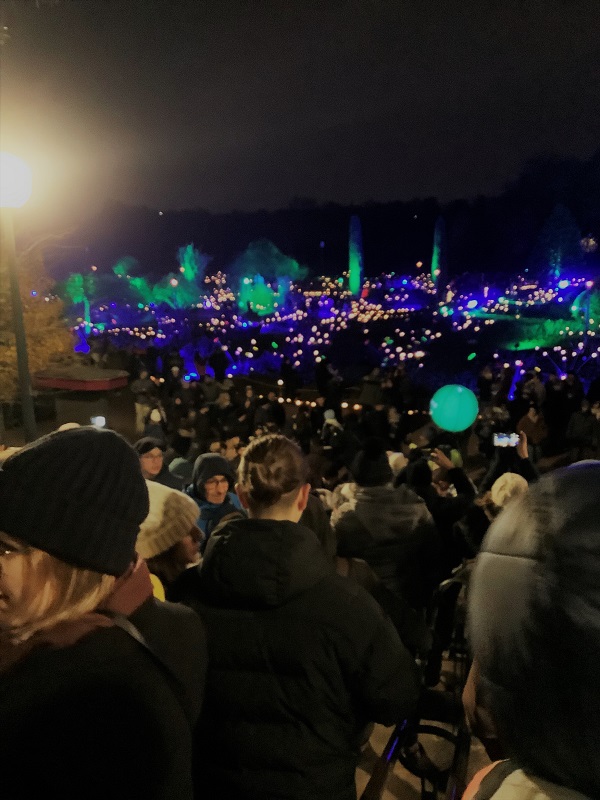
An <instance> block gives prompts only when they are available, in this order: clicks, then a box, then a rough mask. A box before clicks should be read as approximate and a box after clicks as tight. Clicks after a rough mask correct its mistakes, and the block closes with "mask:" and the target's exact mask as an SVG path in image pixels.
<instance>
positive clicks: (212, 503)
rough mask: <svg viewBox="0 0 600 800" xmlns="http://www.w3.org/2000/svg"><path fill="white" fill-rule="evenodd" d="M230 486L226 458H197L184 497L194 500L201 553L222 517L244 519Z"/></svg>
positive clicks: (231, 479) (232, 479) (208, 455)
mask: <svg viewBox="0 0 600 800" xmlns="http://www.w3.org/2000/svg"><path fill="white" fill-rule="evenodd" d="M234 484H235V476H234V473H233V470H232V468H231V465H230V463H229V462H228V461H227V459H225V458H223V456H220V455H218V453H204V454H203V455H201V456H198V458H197V459H196V461H195V463H194V471H193V472H192V482H191V484H190V485H189V486H188V487H187V489H186V494H188V495H189V496H190V497H192V498H193V499H194V500H195V501H196V504H197V506H198V508H199V510H200V518H199V519H198V527H199V528H200V530H201V531H202V534H203V537H204V538H203V541H202V543H201V545H200V550H201V552H204V549H205V547H206V543H207V541H208V540H209V538H210V535H211V534H212V532H213V531H214V529H215V528H216V527H217V525H218V524H219V523H220V522H221V521H222V520H223V518H224V517H225V516H229V515H234V516H245V514H244V511H243V509H242V506H241V504H240V501H239V499H238V497H237V495H236V494H235V493H234V492H233V491H232V490H233V486H234Z"/></svg>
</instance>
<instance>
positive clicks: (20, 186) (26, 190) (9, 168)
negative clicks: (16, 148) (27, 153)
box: [0, 152, 33, 208]
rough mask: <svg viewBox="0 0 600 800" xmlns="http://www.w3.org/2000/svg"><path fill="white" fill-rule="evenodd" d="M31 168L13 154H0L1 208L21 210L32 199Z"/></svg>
mask: <svg viewBox="0 0 600 800" xmlns="http://www.w3.org/2000/svg"><path fill="white" fill-rule="evenodd" d="M32 184H33V176H32V174H31V169H30V168H29V166H28V165H27V164H26V163H25V162H24V161H23V160H22V159H20V158H18V157H17V156H14V155H13V154H12V153H5V152H0V208H21V206H24V205H25V203H26V202H27V201H28V200H29V198H30V197H31V189H32Z"/></svg>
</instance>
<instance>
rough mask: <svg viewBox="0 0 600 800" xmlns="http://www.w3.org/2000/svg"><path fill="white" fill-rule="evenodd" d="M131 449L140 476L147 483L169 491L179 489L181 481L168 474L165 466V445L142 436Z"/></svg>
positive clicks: (158, 440)
mask: <svg viewBox="0 0 600 800" xmlns="http://www.w3.org/2000/svg"><path fill="white" fill-rule="evenodd" d="M133 449H134V450H135V452H136V453H137V454H138V457H139V459H140V467H141V470H142V475H143V476H144V478H145V479H146V480H147V481H156V483H162V485H163V486H168V487H169V488H170V489H181V488H182V487H181V481H180V480H179V479H178V478H177V477H176V476H175V475H172V474H171V473H170V472H169V468H168V467H167V465H166V464H165V458H164V457H165V449H166V445H165V443H164V442H163V441H161V440H160V439H154V438H153V437H152V436H144V438H143V439H138V440H137V442H136V443H135V444H134V445H133Z"/></svg>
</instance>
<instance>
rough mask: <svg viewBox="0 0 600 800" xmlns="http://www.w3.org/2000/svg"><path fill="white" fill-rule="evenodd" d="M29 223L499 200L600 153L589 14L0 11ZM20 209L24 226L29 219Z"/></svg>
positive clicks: (549, 1)
mask: <svg viewBox="0 0 600 800" xmlns="http://www.w3.org/2000/svg"><path fill="white" fill-rule="evenodd" d="M0 9H1V13H2V18H1V19H0V23H1V24H2V25H6V26H8V34H9V36H10V38H9V39H8V41H6V42H5V43H4V45H3V46H2V48H1V52H2V55H1V58H2V77H1V80H2V83H1V87H0V101H1V106H0V143H1V146H2V149H8V150H13V151H14V152H17V153H18V154H20V155H23V156H24V157H25V158H27V159H28V160H29V161H30V163H31V164H32V166H33V168H34V172H35V176H36V192H35V194H34V197H33V198H32V200H31V202H30V204H29V207H28V210H27V214H28V215H29V216H30V217H31V218H32V219H33V218H35V217H37V216H39V217H43V216H51V215H55V216H56V217H57V218H58V217H60V218H61V219H71V218H73V219H74V218H76V217H80V216H81V215H84V214H89V213H92V212H93V211H95V210H97V209H98V208H99V207H101V206H102V205H103V204H104V203H105V202H106V201H107V200H109V199H113V200H118V201H122V202H126V203H131V204H143V205H148V206H151V207H153V208H157V209H161V208H164V209H168V208H206V209H209V210H213V211H226V210H230V209H234V208H237V209H241V210H250V209H257V208H262V207H264V208H270V209H272V208H277V207H281V206H286V205H287V204H288V203H289V201H290V199H291V198H293V197H311V198H314V199H315V200H316V201H317V202H328V201H333V202H340V203H349V202H356V203H362V202H365V201H367V200H375V201H389V200H396V199H399V200H407V199H410V198H413V197H426V196H437V197H438V198H440V199H441V200H442V201H445V200H449V199H453V198H456V197H470V196H474V195H477V194H481V193H483V194H493V193H497V192H499V191H501V190H502V188H503V187H504V186H505V185H506V183H507V182H508V181H510V180H511V179H514V178H515V177H516V175H517V174H518V173H519V171H520V169H521V168H522V166H523V164H524V163H525V161H526V160H527V159H529V158H532V157H535V156H538V155H545V154H555V155H559V156H565V157H580V158H587V157H589V155H590V154H591V153H592V152H593V151H594V150H595V149H596V148H597V147H598V146H599V144H600V13H599V11H600V10H599V6H598V0H444V2H441V0H419V2H414V0H327V2H323V0H263V1H262V2H258V0H237V2H236V1H234V0H168V1H167V0H53V2H49V0H38V2H37V3H36V2H35V0H0ZM23 213H25V212H23Z"/></svg>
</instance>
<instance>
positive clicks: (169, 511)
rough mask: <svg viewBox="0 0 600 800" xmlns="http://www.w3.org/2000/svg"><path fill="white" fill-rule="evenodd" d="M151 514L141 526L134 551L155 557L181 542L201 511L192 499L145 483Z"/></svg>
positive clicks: (158, 485)
mask: <svg viewBox="0 0 600 800" xmlns="http://www.w3.org/2000/svg"><path fill="white" fill-rule="evenodd" d="M146 485H147V487H148V495H149V497H150V513H149V514H148V516H147V517H146V519H145V520H144V521H143V522H142V524H141V526H140V532H139V534H138V538H137V543H136V550H137V552H138V554H139V555H140V556H141V557H142V558H154V556H157V555H160V553H164V552H165V551H166V550H168V549H169V548H170V547H173V545H174V544H177V542H180V541H181V540H182V539H183V538H184V537H186V536H187V535H188V533H189V532H190V531H191V530H192V528H193V526H194V525H196V523H197V521H198V518H199V516H200V511H199V509H198V506H197V505H196V503H195V502H194V501H193V500H192V498H191V497H188V495H187V494H184V493H183V492H178V491H177V489H170V488H169V487H168V486H163V485H162V484H161V483H156V481H146Z"/></svg>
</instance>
